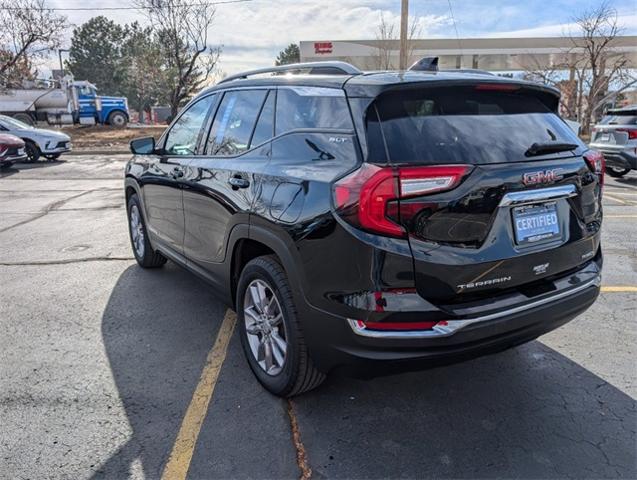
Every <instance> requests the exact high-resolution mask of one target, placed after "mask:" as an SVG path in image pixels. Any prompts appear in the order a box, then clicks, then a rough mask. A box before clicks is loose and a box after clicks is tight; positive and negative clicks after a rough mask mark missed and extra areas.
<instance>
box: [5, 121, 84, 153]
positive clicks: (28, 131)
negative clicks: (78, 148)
mask: <svg viewBox="0 0 637 480" xmlns="http://www.w3.org/2000/svg"><path fill="white" fill-rule="evenodd" d="M0 131H1V132H3V133H10V134H12V135H15V136H16V137H20V138H21V139H22V140H24V143H25V148H26V152H27V157H28V161H30V162H35V161H37V160H38V159H39V158H40V156H44V157H46V158H48V159H49V160H55V159H56V158H58V157H59V156H60V155H62V154H63V153H66V152H70V151H71V147H72V145H71V137H69V136H68V135H67V134H65V133H62V132H56V131H55V130H46V129H44V128H35V127H32V126H31V125H27V124H26V123H24V122H21V121H20V120H16V119H15V118H12V117H8V116H6V115H0Z"/></svg>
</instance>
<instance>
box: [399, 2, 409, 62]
mask: <svg viewBox="0 0 637 480" xmlns="http://www.w3.org/2000/svg"><path fill="white" fill-rule="evenodd" d="M408 19H409V0H401V1H400V59H399V61H398V68H399V70H406V69H407V40H408V39H407V35H408V33H407V29H408Z"/></svg>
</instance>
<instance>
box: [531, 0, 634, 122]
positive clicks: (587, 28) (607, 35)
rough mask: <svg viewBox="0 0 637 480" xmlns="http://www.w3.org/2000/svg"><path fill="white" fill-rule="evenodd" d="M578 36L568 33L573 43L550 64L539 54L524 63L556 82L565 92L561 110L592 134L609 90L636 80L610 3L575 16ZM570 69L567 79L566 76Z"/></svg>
mask: <svg viewBox="0 0 637 480" xmlns="http://www.w3.org/2000/svg"><path fill="white" fill-rule="evenodd" d="M575 23H576V24H577V25H578V30H579V31H578V32H577V35H569V38H570V42H571V44H572V45H571V46H570V47H569V48H566V49H564V51H563V52H560V53H559V54H557V55H555V58H554V61H553V64H552V65H551V66H548V67H547V66H546V65H544V62H542V61H540V60H539V59H537V58H536V57H531V60H530V61H527V63H526V64H524V65H522V67H523V68H524V70H525V71H526V72H527V75H528V76H529V77H530V78H532V79H534V80H537V81H541V82H543V83H546V84H549V85H554V86H557V87H558V88H560V90H562V93H563V100H566V101H563V102H562V105H561V107H562V109H563V110H564V111H565V112H566V115H567V116H569V117H571V118H577V119H578V121H579V122H580V123H581V124H582V134H585V135H588V134H589V133H590V126H591V123H593V122H594V121H595V120H596V119H595V118H594V114H595V111H596V110H597V107H598V105H599V103H600V102H601V101H602V100H603V99H604V98H605V97H606V94H607V92H608V89H609V88H610V87H611V86H612V87H613V88H617V89H620V90H621V89H622V88H623V86H625V85H627V84H628V83H630V82H632V81H634V80H635V79H634V78H633V77H631V75H630V71H629V69H628V68H627V66H628V63H629V62H628V58H627V57H626V56H625V54H624V53H622V52H620V51H617V50H616V49H615V47H616V46H617V44H618V41H619V37H620V35H621V32H622V28H621V26H620V25H619V24H618V20H617V12H616V10H615V9H613V8H612V7H611V6H610V4H609V3H607V2H603V3H602V4H600V5H598V6H596V7H594V8H592V9H590V10H587V11H585V12H584V13H582V14H581V15H579V16H577V17H576V18H575ZM564 72H568V80H567V79H565V78H564Z"/></svg>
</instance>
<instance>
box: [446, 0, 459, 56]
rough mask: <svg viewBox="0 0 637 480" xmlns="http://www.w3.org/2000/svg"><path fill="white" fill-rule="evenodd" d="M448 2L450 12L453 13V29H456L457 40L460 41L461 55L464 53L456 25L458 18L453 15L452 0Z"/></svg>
mask: <svg viewBox="0 0 637 480" xmlns="http://www.w3.org/2000/svg"><path fill="white" fill-rule="evenodd" d="M447 3H448V4H449V13H450V14H451V21H452V22H453V29H454V30H455V31H456V41H457V42H458V49H459V50H460V55H462V44H461V43H460V35H458V26H457V25H456V19H455V17H454V15H453V7H452V6H451V0H447Z"/></svg>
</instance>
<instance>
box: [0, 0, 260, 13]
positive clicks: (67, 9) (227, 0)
mask: <svg viewBox="0 0 637 480" xmlns="http://www.w3.org/2000/svg"><path fill="white" fill-rule="evenodd" d="M251 1H252V0H220V1H217V2H205V3H204V2H198V3H189V4H184V5H180V6H182V7H197V6H204V5H226V4H228V3H245V2H251ZM161 8H163V7H161V6H157V7H42V8H32V7H0V10H14V11H16V10H37V11H43V10H53V11H65V12H71V11H73V12H79V11H117V10H155V9H161Z"/></svg>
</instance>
